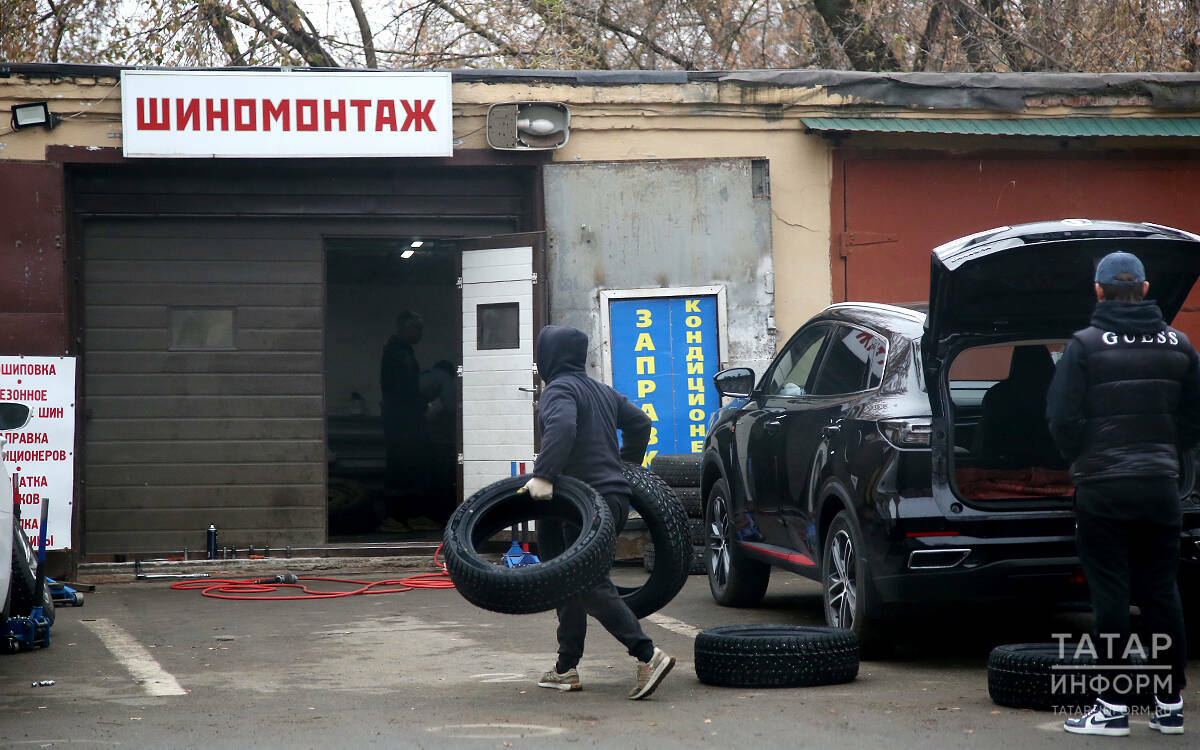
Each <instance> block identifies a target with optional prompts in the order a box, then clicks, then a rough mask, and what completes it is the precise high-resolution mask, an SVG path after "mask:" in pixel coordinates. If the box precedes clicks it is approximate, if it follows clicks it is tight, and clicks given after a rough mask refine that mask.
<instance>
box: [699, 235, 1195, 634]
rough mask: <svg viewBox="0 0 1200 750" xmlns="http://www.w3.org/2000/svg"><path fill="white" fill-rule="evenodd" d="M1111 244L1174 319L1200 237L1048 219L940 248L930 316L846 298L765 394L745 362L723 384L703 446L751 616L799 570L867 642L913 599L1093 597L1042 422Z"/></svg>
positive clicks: (786, 352) (720, 546) (731, 569)
mask: <svg viewBox="0 0 1200 750" xmlns="http://www.w3.org/2000/svg"><path fill="white" fill-rule="evenodd" d="M1114 250H1127V251H1130V252H1134V253H1136V254H1137V255H1139V256H1140V257H1141V258H1142V260H1143V261H1144V262H1145V265H1146V268H1147V270H1148V273H1149V281H1150V297H1151V298H1153V299H1155V300H1156V301H1157V302H1158V304H1159V306H1160V307H1161V308H1162V310H1163V313H1164V315H1165V316H1166V319H1167V320H1168V321H1170V320H1172V319H1173V318H1174V317H1175V315H1176V313H1178V312H1179V310H1180V308H1181V307H1182V305H1183V302H1184V300H1185V298H1186V297H1187V295H1188V293H1189V291H1190V290H1191V288H1192V285H1193V283H1194V282H1195V280H1196V278H1197V276H1198V275H1200V236H1197V235H1193V234H1190V233H1187V232H1182V231H1179V230H1176V229H1170V228H1168V227H1162V226H1157V225H1153V224H1131V223H1124V222H1111V221H1090V220H1085V219H1067V220H1063V221H1060V222H1040V223H1035V224H1024V225H1020V226H1014V227H1001V228H998V229H993V230H990V231H987V232H982V233H979V234H975V235H971V236H969V237H965V238H962V239H959V240H955V241H954V242H950V243H947V244H945V245H942V246H941V247H938V248H936V249H935V250H934V251H933V253H932V268H931V272H930V300H929V303H928V305H925V304H920V305H901V306H896V305H884V304H874V303H843V304H835V305H832V306H831V307H828V308H826V309H825V310H824V311H822V312H821V313H820V314H819V315H817V316H816V317H814V318H813V319H812V320H810V321H808V322H807V323H806V324H805V325H804V326H803V327H801V328H800V330H799V331H797V332H796V334H795V335H794V336H792V338H791V339H790V340H789V341H788V343H787V345H786V346H784V347H783V349H782V350H781V351H780V352H779V354H778V355H777V356H776V357H775V360H774V361H773V362H772V363H771V365H770V366H769V367H768V368H767V371H766V373H765V374H764V375H763V377H762V378H761V380H759V381H758V384H757V385H755V375H754V372H753V371H752V370H749V369H746V368H734V369H729V370H724V371H722V372H720V373H718V374H717V375H716V376H715V377H714V381H715V383H716V386H717V389H718V390H719V391H720V392H721V394H722V395H724V396H727V397H733V398H735V399H737V401H735V402H734V405H733V406H731V407H727V408H725V409H723V410H721V411H720V412H718V413H717V415H716V416H715V417H714V420H713V424H712V425H711V427H710V430H709V434H708V436H707V438H706V441H705V446H704V457H703V480H702V491H703V496H704V498H705V519H706V525H707V528H708V530H709V531H708V541H707V555H706V557H707V566H708V576H709V585H710V588H711V589H712V594H713V597H714V598H715V599H716V601H717V602H718V603H720V604H724V605H729V606H752V605H755V604H757V603H758V602H759V601H760V600H761V599H762V597H763V594H764V592H765V591H766V587H767V580H768V577H769V575H770V571H771V566H777V567H780V568H784V569H786V570H789V571H792V572H796V573H800V574H801V575H805V576H808V577H810V578H812V579H814V580H817V581H820V582H821V583H822V585H823V589H824V601H825V617H826V621H827V622H828V624H830V625H833V626H840V627H847V628H853V629H854V630H855V631H856V632H857V633H858V634H859V637H860V641H861V642H862V643H863V644H864V646H865V647H867V648H872V647H881V646H884V645H886V641H887V638H886V635H887V634H886V632H885V627H884V626H885V623H886V620H887V618H888V616H889V615H892V614H895V613H897V612H900V611H902V610H903V606H902V605H905V604H912V603H921V602H930V601H939V600H941V601H963V600H986V599H1003V598H1008V597H1012V598H1019V599H1021V600H1024V601H1025V602H1028V603H1034V604H1037V603H1039V602H1040V603H1044V604H1046V605H1050V604H1052V603H1055V602H1058V601H1067V600H1073V601H1078V600H1081V599H1084V598H1086V597H1085V596H1084V594H1083V591H1084V590H1083V583H1084V582H1083V578H1082V574H1081V572H1080V569H1079V564H1078V558H1077V557H1076V554H1075V544H1074V517H1073V513H1072V509H1071V508H1072V500H1071V496H1072V489H1071V486H1070V483H1069V481H1068V477H1067V466H1066V464H1065V462H1064V461H1063V460H1062V459H1061V457H1060V456H1059V455H1058V453H1057V451H1056V450H1055V449H1054V445H1053V443H1052V441H1051V440H1050V436H1049V433H1048V431H1047V429H1046V425H1045V421H1044V416H1043V415H1044V414H1045V403H1046V388H1047V386H1048V385H1049V382H1050V378H1051V377H1052V375H1053V369H1054V366H1053V365H1054V362H1055V361H1056V360H1057V356H1058V355H1059V354H1060V353H1061V351H1062V349H1063V346H1064V345H1065V343H1066V341H1067V340H1068V339H1069V338H1070V336H1071V334H1072V333H1073V332H1074V331H1076V330H1078V329H1081V328H1084V327H1086V326H1087V325H1088V321H1089V319H1090V315H1091V310H1092V308H1093V306H1094V305H1095V296H1094V294H1093V293H1092V278H1093V274H1094V269H1095V265H1096V263H1097V262H1098V261H1099V259H1100V258H1101V257H1103V256H1104V255H1105V254H1107V253H1109V252H1111V251H1114ZM1181 465H1182V466H1184V467H1185V469H1184V470H1183V471H1182V472H1181V474H1182V476H1181V477H1180V498H1181V502H1182V503H1183V507H1184V525H1183V534H1184V540H1183V548H1182V549H1183V558H1184V566H1183V567H1184V570H1182V571H1181V583H1186V585H1187V588H1188V590H1186V591H1185V592H1184V598H1185V601H1190V602H1192V603H1193V607H1194V603H1195V602H1196V601H1197V600H1198V599H1200V596H1198V594H1200V580H1198V581H1196V582H1195V583H1191V582H1188V581H1187V578H1186V576H1187V575H1189V574H1190V575H1194V574H1195V571H1196V569H1197V568H1200V499H1198V496H1197V494H1196V493H1195V492H1193V484H1194V477H1195V468H1194V467H1195V462H1194V460H1193V459H1192V458H1191V457H1189V459H1188V460H1187V461H1185V462H1181ZM1197 619H1200V618H1198V617H1196V616H1191V617H1190V618H1189V627H1190V628H1192V629H1193V631H1195V628H1196V620H1197Z"/></svg>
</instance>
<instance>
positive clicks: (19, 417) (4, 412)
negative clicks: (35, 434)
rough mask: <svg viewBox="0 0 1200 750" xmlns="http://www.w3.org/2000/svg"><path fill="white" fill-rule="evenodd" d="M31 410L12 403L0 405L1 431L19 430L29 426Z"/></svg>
mask: <svg viewBox="0 0 1200 750" xmlns="http://www.w3.org/2000/svg"><path fill="white" fill-rule="evenodd" d="M29 415H30V409H29V407H28V406H26V405H25V404H18V403H15V402H12V401H5V402H3V403H0V430H19V429H21V428H22V427H24V426H25V425H27V424H29Z"/></svg>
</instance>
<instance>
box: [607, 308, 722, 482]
mask: <svg viewBox="0 0 1200 750" xmlns="http://www.w3.org/2000/svg"><path fill="white" fill-rule="evenodd" d="M608 315H609V324H610V327H611V331H612V371H613V387H614V388H616V389H617V390H618V391H620V392H621V393H623V394H625V396H626V397H628V398H629V400H630V401H632V402H633V403H635V404H637V405H638V406H639V407H641V409H642V411H644V412H646V414H647V415H648V416H649V417H650V419H651V421H652V422H653V423H654V432H653V433H651V436H650V447H649V448H648V449H647V451H646V462H647V464H648V463H649V461H650V459H651V458H653V457H654V455H655V454H657V453H700V452H701V451H702V450H703V449H704V436H705V434H706V431H707V430H708V417H709V415H710V414H711V413H712V412H714V411H716V410H717V409H718V408H720V406H721V404H720V399H719V398H718V396H717V391H716V389H715V388H714V387H713V384H712V376H713V375H715V374H716V372H717V369H718V368H719V367H720V355H719V353H718V350H717V344H718V338H717V298H716V296H715V295H705V296H696V297H651V298H644V299H614V300H610V301H609V308H608Z"/></svg>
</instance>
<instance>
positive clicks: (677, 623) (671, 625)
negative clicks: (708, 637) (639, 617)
mask: <svg viewBox="0 0 1200 750" xmlns="http://www.w3.org/2000/svg"><path fill="white" fill-rule="evenodd" d="M646 619H647V620H649V621H650V622H652V623H654V624H655V625H657V626H659V627H660V628H666V629H667V630H670V631H671V632H672V633H679V634H680V635H686V636H687V637H688V638H695V637H696V635H697V634H699V632H700V628H698V627H696V626H695V625H688V624H687V623H686V622H684V621H683V620H676V619H675V618H674V617H667V616H666V615H660V614H653V615H647V616H646Z"/></svg>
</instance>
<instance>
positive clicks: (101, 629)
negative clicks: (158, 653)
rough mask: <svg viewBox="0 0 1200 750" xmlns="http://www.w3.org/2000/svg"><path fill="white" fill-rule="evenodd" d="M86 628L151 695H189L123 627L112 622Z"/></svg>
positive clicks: (98, 622)
mask: <svg viewBox="0 0 1200 750" xmlns="http://www.w3.org/2000/svg"><path fill="white" fill-rule="evenodd" d="M83 624H84V625H87V626H88V627H89V628H90V629H91V630H92V632H93V633H95V634H96V635H97V637H99V638H100V641H101V642H102V643H104V646H105V647H106V648H107V649H108V650H109V651H111V652H112V655H113V656H114V657H116V659H117V661H118V662H120V663H121V665H122V666H123V667H125V669H127V670H128V671H129V674H131V675H133V679H134V680H135V681H137V682H138V684H140V685H141V686H142V689H143V690H145V691H146V694H147V695H156V696H158V695H187V691H186V690H184V689H183V688H182V687H181V686H180V684H179V682H178V681H177V680H176V679H175V677H174V676H172V675H171V673H170V672H168V671H167V670H165V669H163V668H162V666H161V665H160V664H159V663H158V662H157V661H155V660H154V657H153V656H151V655H150V652H149V651H147V650H146V648H145V647H144V646H143V645H142V644H140V643H138V642H137V640H136V639H135V638H134V637H133V636H132V635H130V634H129V633H127V632H126V631H125V630H124V628H122V627H121V626H120V625H117V624H116V623H115V622H113V621H111V620H84V622H83Z"/></svg>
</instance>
